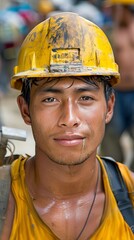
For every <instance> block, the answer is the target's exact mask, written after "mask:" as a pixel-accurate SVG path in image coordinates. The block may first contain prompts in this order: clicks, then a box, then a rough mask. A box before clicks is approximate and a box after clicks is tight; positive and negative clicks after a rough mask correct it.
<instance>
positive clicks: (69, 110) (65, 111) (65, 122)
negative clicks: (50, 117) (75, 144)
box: [58, 100, 80, 128]
mask: <svg viewBox="0 0 134 240" xmlns="http://www.w3.org/2000/svg"><path fill="white" fill-rule="evenodd" d="M78 115H79V114H78V108H77V106H76V105H75V104H73V103H72V102H71V101H70V100H68V101H67V102H66V103H65V104H64V105H63V106H62V110H61V115H60V118H59V122H58V124H59V126H60V127H68V128H72V127H78V126H79V125H80V118H79V116H78Z"/></svg>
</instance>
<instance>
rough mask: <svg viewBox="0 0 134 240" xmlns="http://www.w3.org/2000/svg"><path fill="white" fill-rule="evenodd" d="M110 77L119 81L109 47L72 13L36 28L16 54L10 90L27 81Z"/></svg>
mask: <svg viewBox="0 0 134 240" xmlns="http://www.w3.org/2000/svg"><path fill="white" fill-rule="evenodd" d="M90 75H103V76H113V77H112V80H111V84H112V85H114V84H116V83H117V82H118V81H119V72H118V66H117V64H116V63H115V60H114V55H113V51H112V48H111V45H110V43H109V41H108V39H107V37H106V35H105V34H104V33H103V31H102V30H101V29H100V28H99V27H98V26H96V25H95V24H93V23H92V22H90V21H88V20H86V19H84V18H82V17H80V16H79V15H77V14H75V13H60V14H57V15H55V16H52V17H50V18H49V19H47V20H45V21H43V22H41V23H40V24H38V25H37V26H36V27H35V28H34V29H33V30H32V31H31V32H30V33H29V34H28V35H27V37H26V38H25V40H24V42H23V44H22V46H21V48H20V52H19V56H18V62H17V66H15V68H14V75H13V77H12V79H11V87H13V88H16V89H21V88H22V79H24V78H27V79H28V78H31V77H36V78H38V77H39V78H40V77H62V76H90Z"/></svg>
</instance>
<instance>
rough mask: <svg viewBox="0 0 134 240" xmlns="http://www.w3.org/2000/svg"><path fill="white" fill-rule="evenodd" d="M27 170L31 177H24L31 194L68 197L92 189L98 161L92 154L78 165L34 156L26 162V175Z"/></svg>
mask: <svg viewBox="0 0 134 240" xmlns="http://www.w3.org/2000/svg"><path fill="white" fill-rule="evenodd" d="M29 171H30V176H31V178H30V179H29V178H28V177H26V181H27V184H28V186H32V194H34V193H36V194H37V195H39V196H41V197H44V196H46V194H47V195H48V196H50V197H56V198H59V199H60V198H70V197H75V196H78V195H81V194H84V193H85V194H86V193H87V192H92V191H94V186H95V181H96V178H97V174H98V161H97V160H96V157H95V156H93V157H91V158H90V159H88V160H87V161H85V162H84V163H81V164H79V165H73V166H65V165H64V166H63V165H60V164H56V163H54V162H52V161H50V160H49V161H48V160H45V161H44V159H41V158H38V159H37V157H36V156H35V157H34V158H31V159H30V160H29V161H28V162H27V165H26V176H28V175H29ZM29 188H30V187H29Z"/></svg>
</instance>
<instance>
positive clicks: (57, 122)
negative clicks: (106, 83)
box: [20, 77, 114, 165]
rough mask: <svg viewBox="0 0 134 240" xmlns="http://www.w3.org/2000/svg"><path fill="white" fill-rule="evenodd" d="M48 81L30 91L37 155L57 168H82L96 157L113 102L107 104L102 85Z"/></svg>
mask: <svg viewBox="0 0 134 240" xmlns="http://www.w3.org/2000/svg"><path fill="white" fill-rule="evenodd" d="M45 81H46V80H42V81H40V82H39V85H38V86H34V85H33V86H32V90H31V99H30V106H29V114H30V117H29V122H30V124H31V126H32V130H33V134H34V138H35V142H36V153H37V154H40V155H42V156H43V157H44V158H47V159H49V160H52V161H53V162H55V163H58V164H63V165H76V164H80V163H82V162H84V161H85V160H87V159H88V158H89V157H90V156H91V155H96V150H97V147H98V145H99V144H100V142H101V140H102V138H103V135H104V130H105V124H106V123H107V122H108V121H110V119H111V116H112V112H113V105H114V100H113V99H112V98H111V99H110V100H109V103H108V105H107V104H106V100H105V96H104V87H103V84H102V83H99V82H97V85H91V84H87V83H85V82H84V81H82V80H81V78H75V77H64V78H60V80H58V81H57V79H56V80H53V81H51V82H45ZM22 105H24V104H22ZM20 108H22V107H20ZM22 115H24V114H23V113H22ZM23 118H24V120H25V122H26V123H28V124H29V122H28V121H27V120H26V119H25V116H23Z"/></svg>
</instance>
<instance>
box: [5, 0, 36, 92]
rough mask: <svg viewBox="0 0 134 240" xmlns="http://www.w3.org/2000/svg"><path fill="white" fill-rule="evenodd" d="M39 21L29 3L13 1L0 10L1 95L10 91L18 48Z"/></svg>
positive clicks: (20, 0)
mask: <svg viewBox="0 0 134 240" xmlns="http://www.w3.org/2000/svg"><path fill="white" fill-rule="evenodd" d="M38 21H39V19H38V13H37V12H36V11H35V10H34V9H33V8H32V7H31V5H30V4H29V3H28V2H27V1H22V0H11V1H10V3H9V5H8V6H7V7H5V8H4V9H2V10H0V55H1V65H2V67H1V69H0V92H1V95H3V94H6V93H7V92H8V90H9V79H10V78H11V75H12V73H13V72H12V69H13V66H14V65H15V61H16V57H17V54H18V48H19V47H20V45H21V43H22V41H23V39H24V38H25V36H26V35H27V34H28V32H29V31H30V30H31V29H32V28H33V27H34V25H36V24H37V22H38Z"/></svg>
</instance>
